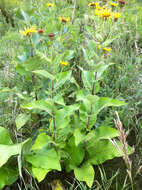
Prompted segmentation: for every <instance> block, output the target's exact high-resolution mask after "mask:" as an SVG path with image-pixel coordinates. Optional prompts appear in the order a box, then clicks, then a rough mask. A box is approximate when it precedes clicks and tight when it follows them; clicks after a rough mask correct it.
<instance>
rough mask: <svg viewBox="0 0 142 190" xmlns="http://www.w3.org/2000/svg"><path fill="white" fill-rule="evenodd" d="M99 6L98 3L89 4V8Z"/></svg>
mask: <svg viewBox="0 0 142 190" xmlns="http://www.w3.org/2000/svg"><path fill="white" fill-rule="evenodd" d="M98 5H99V4H98V3H97V2H91V3H88V6H89V7H97V6H98Z"/></svg>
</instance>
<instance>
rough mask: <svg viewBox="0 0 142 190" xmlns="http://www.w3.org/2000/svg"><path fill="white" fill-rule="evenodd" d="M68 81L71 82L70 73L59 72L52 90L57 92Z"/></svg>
mask: <svg viewBox="0 0 142 190" xmlns="http://www.w3.org/2000/svg"><path fill="white" fill-rule="evenodd" d="M69 80H71V71H66V72H61V73H59V74H57V75H56V83H55V86H54V88H55V89H56V90H57V89H58V88H60V87H61V86H62V85H64V84H65V82H67V81H69Z"/></svg>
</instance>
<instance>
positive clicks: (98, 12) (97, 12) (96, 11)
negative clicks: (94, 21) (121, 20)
mask: <svg viewBox="0 0 142 190" xmlns="http://www.w3.org/2000/svg"><path fill="white" fill-rule="evenodd" d="M95 15H97V16H100V17H101V16H102V11H99V10H98V9H95Z"/></svg>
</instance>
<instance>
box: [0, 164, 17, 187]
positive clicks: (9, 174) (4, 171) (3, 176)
mask: <svg viewBox="0 0 142 190" xmlns="http://www.w3.org/2000/svg"><path fill="white" fill-rule="evenodd" d="M17 178H18V170H17V169H16V168H15V167H14V166H11V165H9V164H6V165H4V166H3V167H1V168H0V189H3V187H4V186H6V185H11V184H12V183H14V182H15V181H16V180H17Z"/></svg>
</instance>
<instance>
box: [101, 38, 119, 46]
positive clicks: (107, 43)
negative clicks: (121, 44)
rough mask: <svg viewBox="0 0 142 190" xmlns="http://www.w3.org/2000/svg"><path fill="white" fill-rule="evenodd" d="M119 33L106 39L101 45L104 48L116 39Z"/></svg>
mask: <svg viewBox="0 0 142 190" xmlns="http://www.w3.org/2000/svg"><path fill="white" fill-rule="evenodd" d="M119 36H120V35H117V36H115V37H114V38H111V39H107V40H106V41H105V42H104V43H103V44H102V47H103V48H105V47H106V46H108V45H110V44H111V43H112V42H113V41H114V40H116V39H117V38H118V37H119Z"/></svg>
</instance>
